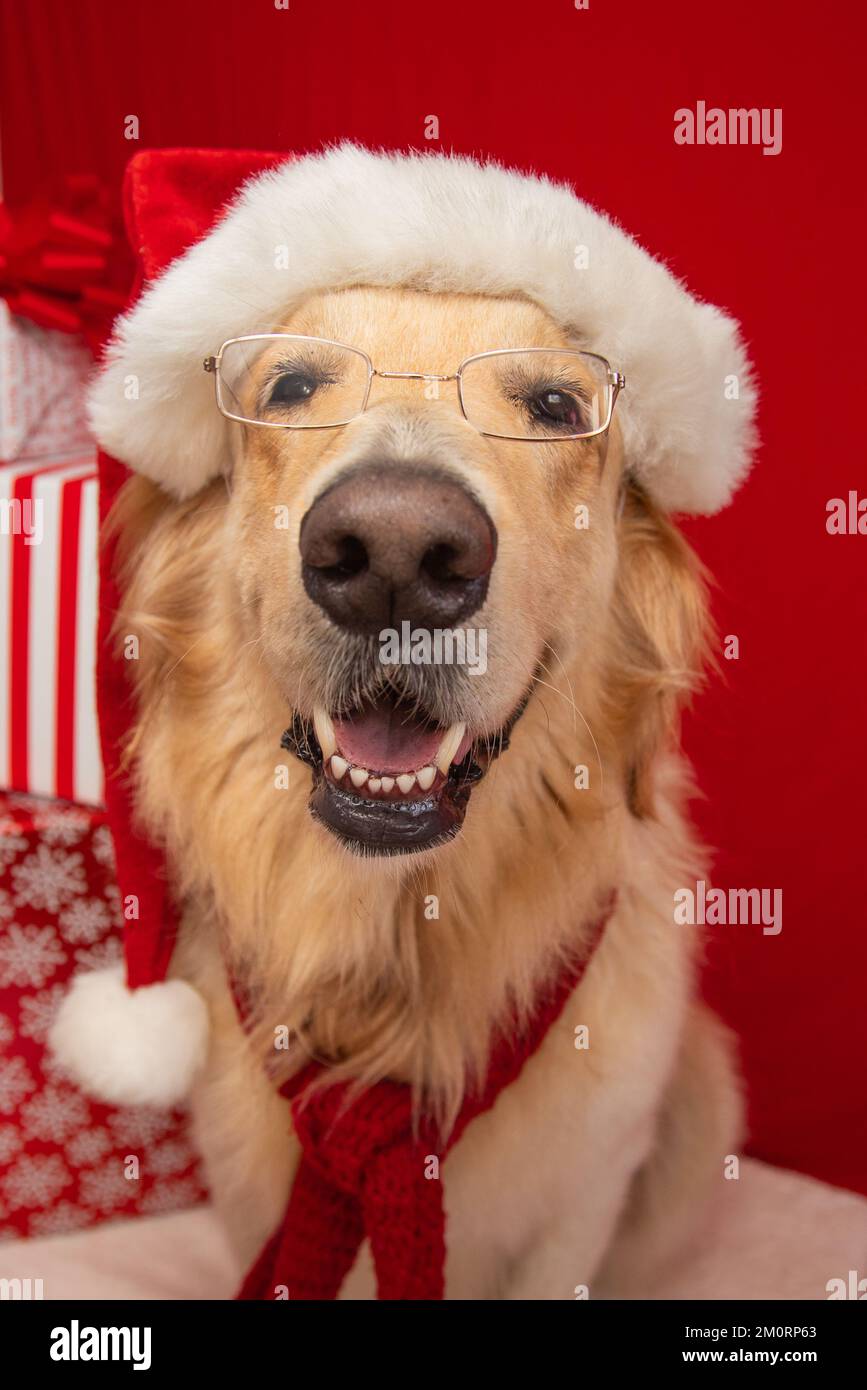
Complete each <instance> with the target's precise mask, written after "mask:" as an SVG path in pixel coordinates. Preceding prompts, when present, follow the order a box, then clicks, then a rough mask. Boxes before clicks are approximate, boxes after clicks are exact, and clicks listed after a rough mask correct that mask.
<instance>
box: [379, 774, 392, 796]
mask: <svg viewBox="0 0 867 1390" xmlns="http://www.w3.org/2000/svg"><path fill="white" fill-rule="evenodd" d="M381 785H382V790H383V791H384V792H386V793H387V792H390V791H391V790H392V789H393V787H394V778H393V777H383V779H382V783H381Z"/></svg>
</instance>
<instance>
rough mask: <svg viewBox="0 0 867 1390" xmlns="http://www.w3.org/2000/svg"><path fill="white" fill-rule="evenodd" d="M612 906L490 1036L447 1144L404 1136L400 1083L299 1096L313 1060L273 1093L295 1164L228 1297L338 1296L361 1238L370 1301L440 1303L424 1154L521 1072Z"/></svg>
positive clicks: (438, 1238) (440, 1238)
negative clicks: (506, 1026)
mask: <svg viewBox="0 0 867 1390" xmlns="http://www.w3.org/2000/svg"><path fill="white" fill-rule="evenodd" d="M613 910H614V898H613V897H612V899H611V902H610V903H609V905H608V907H607V909H606V911H605V912H604V913H603V914H602V916H601V917H600V918H599V920H598V921H597V922H595V923H594V925H593V927H592V929H591V933H590V937H589V940H590V945H589V948H588V951H587V954H586V956H585V957H584V958H583V959H582V960H580V961H578V962H576V963H574V964H572V965H570V967H569V968H568V969H567V970H565V971H564V972H563V974H562V976H561V977H560V979H559V980H558V981H557V982H556V984H555V985H554V987H553V988H552V989H551V991H550V992H549V993H548V994H546V996H545V997H544V999H540V1001H539V1004H538V1007H537V1009H536V1012H535V1014H534V1016H533V1018H532V1020H531V1022H530V1023H529V1025H528V1027H527V1028H526V1029H525V1030H524V1031H523V1032H522V1033H521V1034H520V1035H519V1036H505V1035H504V1036H502V1037H501V1038H500V1040H499V1042H498V1043H497V1045H496V1046H495V1048H494V1051H493V1054H492V1057H491V1061H490V1064H489V1067H488V1072H487V1076H486V1080H485V1083H484V1086H483V1087H481V1088H480V1089H479V1090H477V1091H475V1092H474V1093H473V1094H471V1095H468V1096H467V1098H466V1099H465V1100H464V1103H463V1105H462V1106H461V1109H460V1112H459V1114H458V1117H457V1120H456V1121H455V1124H454V1127H453V1128H452V1130H451V1132H450V1134H449V1136H448V1138H447V1139H446V1140H445V1141H443V1140H442V1139H441V1138H439V1137H438V1133H437V1130H436V1127H435V1126H434V1125H433V1124H431V1123H429V1122H426V1121H424V1120H422V1121H420V1122H417V1124H416V1129H415V1132H414V1131H413V1117H412V1098H411V1092H410V1087H409V1086H408V1085H407V1084H405V1083H403V1082H395V1081H380V1082H378V1083H377V1084H376V1085H375V1086H371V1087H370V1088H369V1089H368V1090H367V1091H364V1092H363V1093H362V1094H361V1095H359V1096H358V1097H357V1098H356V1099H355V1100H353V1101H352V1102H351V1103H349V1104H347V1089H348V1086H349V1083H340V1084H335V1085H333V1086H329V1087H325V1088H322V1089H317V1090H316V1091H314V1092H313V1094H312V1095H306V1094H305V1092H306V1091H307V1088H308V1086H309V1084H310V1082H311V1081H313V1080H314V1079H315V1078H316V1077H317V1076H319V1075H320V1074H321V1073H322V1071H323V1070H324V1068H323V1066H322V1065H321V1064H320V1063H319V1062H311V1063H310V1064H309V1065H308V1066H307V1067H305V1068H304V1069H303V1070H302V1071H301V1072H300V1073H298V1074H297V1075H296V1076H294V1077H292V1079H291V1080H290V1081H288V1082H286V1084H285V1085H284V1086H282V1087H281V1094H282V1095H284V1096H286V1098H287V1099H288V1100H290V1101H291V1109H292V1120H293V1125H294V1129H295V1133H296V1135H297V1136H298V1139H299V1140H300V1143H301V1149H302V1155H301V1162H300V1165H299V1167H298V1171H297V1174H296V1177H295V1181H294V1183H293V1185H292V1192H291V1194H290V1197H289V1203H288V1206H287V1208H286V1213H285V1215H284V1217H283V1221H282V1224H281V1225H280V1227H279V1229H278V1230H277V1231H275V1232H274V1235H273V1236H272V1237H271V1239H270V1240H269V1242H268V1244H267V1245H266V1246H265V1248H264V1250H263V1251H262V1253H261V1255H260V1256H259V1258H258V1259H257V1261H256V1263H255V1264H254V1266H253V1268H252V1269H251V1270H250V1272H249V1273H248V1275H247V1277H246V1279H245V1280H244V1283H243V1286H242V1288H241V1290H240V1292H239V1294H238V1295H237V1297H238V1298H240V1299H274V1298H279V1297H284V1298H285V1297H289V1298H292V1299H332V1298H336V1297H337V1294H338V1291H339V1289H340V1286H341V1284H342V1283H343V1280H344V1279H345V1277H346V1275H347V1274H348V1273H349V1270H350V1269H351V1267H352V1265H353V1263H354V1261H355V1258H356V1256H357V1254H358V1249H359V1246H360V1245H361V1243H362V1241H363V1240H364V1239H365V1237H366V1238H367V1239H368V1240H369V1241H370V1248H371V1253H372V1255H373V1262H374V1265H375V1268H376V1277H377V1291H378V1297H379V1298H381V1299H440V1298H442V1297H443V1289H444V1266H445V1253H446V1244H445V1213H444V1211H443V1197H442V1183H441V1181H440V1180H439V1176H438V1165H433V1164H432V1163H431V1159H432V1158H436V1159H438V1160H439V1162H442V1160H443V1159H444V1158H445V1156H446V1154H447V1153H448V1151H449V1149H451V1148H452V1146H453V1145H454V1144H455V1143H457V1141H458V1139H460V1137H461V1135H462V1134H463V1132H464V1130H465V1129H466V1127H467V1125H468V1124H469V1123H470V1121H471V1120H474V1119H475V1118H476V1116H477V1115H481V1114H483V1113H484V1112H485V1111H486V1110H489V1109H490V1108H491V1106H492V1105H493V1104H494V1101H495V1100H496V1099H497V1096H498V1095H499V1094H500V1092H501V1091H502V1090H503V1088H504V1087H505V1086H508V1085H509V1084H510V1083H511V1082H512V1081H514V1080H515V1079H516V1078H517V1076H518V1075H519V1074H520V1072H521V1069H522V1067H523V1065H524V1063H525V1062H526V1061H527V1059H528V1058H529V1057H531V1056H532V1055H533V1053H534V1052H535V1051H536V1050H537V1048H538V1047H539V1046H540V1045H541V1043H542V1041H543V1040H544V1038H545V1035H546V1034H547V1032H548V1029H549V1028H550V1027H551V1025H552V1024H553V1023H554V1022H555V1021H556V1019H557V1018H559V1016H560V1014H561V1013H562V1011H563V1008H564V1006H565V1004H566V1000H567V999H568V998H569V996H570V995H571V994H572V992H573V990H574V989H575V988H576V986H577V985H578V984H579V982H580V980H581V978H582V976H583V975H584V972H585V970H586V969H587V966H588V965H589V963H590V961H591V959H592V957H593V954H594V952H595V950H596V947H597V945H598V943H599V941H600V939H601V936H602V932H603V929H604V927H605V925H606V923H607V921H608V919H609V917H610V916H611V913H612V912H613ZM236 997H237V996H236ZM432 1169H433V1170H434V1172H435V1173H436V1174H437V1175H436V1176H432V1175H431V1170H432ZM426 1174H427V1175H426Z"/></svg>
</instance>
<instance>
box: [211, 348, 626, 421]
mask: <svg viewBox="0 0 867 1390" xmlns="http://www.w3.org/2000/svg"><path fill="white" fill-rule="evenodd" d="M203 366H204V369H205V371H206V372H213V374H214V378H215V387H216V397H217V407H218V409H219V410H220V412H221V414H223V415H225V416H226V418H227V419H228V420H238V421H240V422H241V423H242V424H245V425H262V426H265V427H266V428H268V429H283V430H287V429H288V430H330V429H338V428H340V426H342V425H348V424H349V423H350V422H351V421H352V420H355V419H356V418H357V417H358V416H359V415H361V414H362V413H363V412H364V411H365V410H366V409H367V406H368V402H369V399H370V392H371V386H372V384H373V379H374V377H379V378H382V379H384V380H400V381H421V382H424V383H425V386H424V394H425V397H426V398H427V399H428V400H438V399H439V398H440V391H441V389H442V388H443V387H445V386H447V384H448V383H450V382H455V383H456V386H457V396H458V404H459V406H460V409H461V413H462V414H463V416H464V419H465V420H467V421H468V422H469V423H470V424H471V425H472V426H473V427H474V428H475V429H477V430H478V431H479V433H480V434H485V435H491V436H493V437H494V438H496V439H514V440H526V441H527V442H533V443H544V442H545V441H554V440H564V439H591V438H592V437H593V436H594V435H597V434H604V433H605V431H606V430H607V429H608V427H609V425H610V424H611V417H612V414H613V413H614V404H615V401H616V400H617V397H618V395H619V393H620V392H621V391H622V390H623V388H624V387H625V385H626V378H625V377H624V376H623V375H622V373H620V372H616V371H614V370H613V369H612V367H611V366H610V364H609V363H608V362H607V361H606V359H605V358H604V357H599V356H597V354H596V353H593V352H581V351H579V350H578V349H573V348H502V349H499V348H498V349H495V350H494V351H492V352H479V353H476V354H475V355H474V356H472V357H466V358H464V360H463V362H461V364H460V366H459V367H458V369H457V371H455V372H453V373H451V374H450V375H448V376H443V375H440V374H438V373H432V372H381V371H379V370H377V368H376V367H374V365H373V363H372V362H371V360H370V358H369V357H368V356H367V353H366V352H362V351H361V350H360V349H359V348H353V347H348V346H347V345H346V344H345V343H337V342H334V341H332V340H331V339H330V338H307V337H303V336H300V335H298V334H295V333H262V334H251V335H248V336H246V337H243V338H230V339H229V340H228V341H227V342H225V343H223V346H222V347H221V348H220V351H219V353H218V354H217V356H216V357H206V358H205V360H204V363H203Z"/></svg>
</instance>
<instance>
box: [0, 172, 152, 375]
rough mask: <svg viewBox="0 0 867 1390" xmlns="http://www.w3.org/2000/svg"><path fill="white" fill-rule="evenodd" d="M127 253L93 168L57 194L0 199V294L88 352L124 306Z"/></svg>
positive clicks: (19, 312) (98, 343)
mask: <svg viewBox="0 0 867 1390" xmlns="http://www.w3.org/2000/svg"><path fill="white" fill-rule="evenodd" d="M131 280H132V259H131V256H130V253H129V251H128V249H127V246H126V240H125V237H124V234H123V229H122V227H121V225H120V222H119V220H118V218H117V217H116V216H114V215H113V214H112V211H111V205H110V198H109V195H108V193H107V191H106V189H105V188H104V187H103V186H102V185H101V184H100V182H99V180H98V179H97V178H96V177H95V176H93V175H79V176H77V177H69V178H67V179H65V180H64V182H63V184H62V186H61V188H60V190H59V192H58V194H57V195H56V197H52V198H37V199H34V200H32V201H31V202H30V203H28V204H26V205H25V206H22V207H19V208H11V207H10V206H9V205H8V204H3V203H0V296H2V298H4V299H5V300H6V302H7V304H8V305H9V308H10V310H11V312H12V313H13V314H17V315H20V316H22V317H24V318H28V319H31V320H32V321H33V322H34V323H36V324H38V325H39V326H40V328H51V329H57V330H59V331H60V332H62V333H76V334H79V335H80V336H81V337H83V338H84V340H85V341H86V342H87V343H88V345H89V346H90V348H91V349H92V351H94V353H95V352H96V351H97V349H98V348H99V347H100V346H101V344H102V343H103V342H104V340H105V338H106V336H107V333H108V330H109V328H110V326H111V324H112V321H113V320H114V318H115V316H116V315H117V314H118V313H119V312H120V311H121V310H122V309H123V308H124V307H125V306H126V303H127V300H128V297H129V287H130V283H131Z"/></svg>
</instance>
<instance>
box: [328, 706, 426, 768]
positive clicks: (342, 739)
mask: <svg viewBox="0 0 867 1390" xmlns="http://www.w3.org/2000/svg"><path fill="white" fill-rule="evenodd" d="M334 733H335V736H336V738H337V747H338V748H339V750H340V752H341V753H342V755H343V757H344V758H346V759H347V760H348V761H349V762H350V763H353V764H354V765H355V767H364V768H367V771H368V772H416V771H417V770H418V769H419V768H420V767H426V766H427V765H428V764H429V763H432V762H433V760H434V758H435V757H436V753H437V749H438V748H439V746H440V743H441V742H442V738H443V733H444V730H443V729H431V728H429V727H427V726H426V725H421V724H417V723H416V722H415V721H414V720H413V719H412V718H411V716H410V715H408V714H407V712H406V710H395V709H391V708H390V707H385V708H378V707H376V706H371V707H368V708H366V709H363V710H361V711H360V712H359V713H358V714H355V715H353V717H352V718H351V719H335V720H334Z"/></svg>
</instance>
